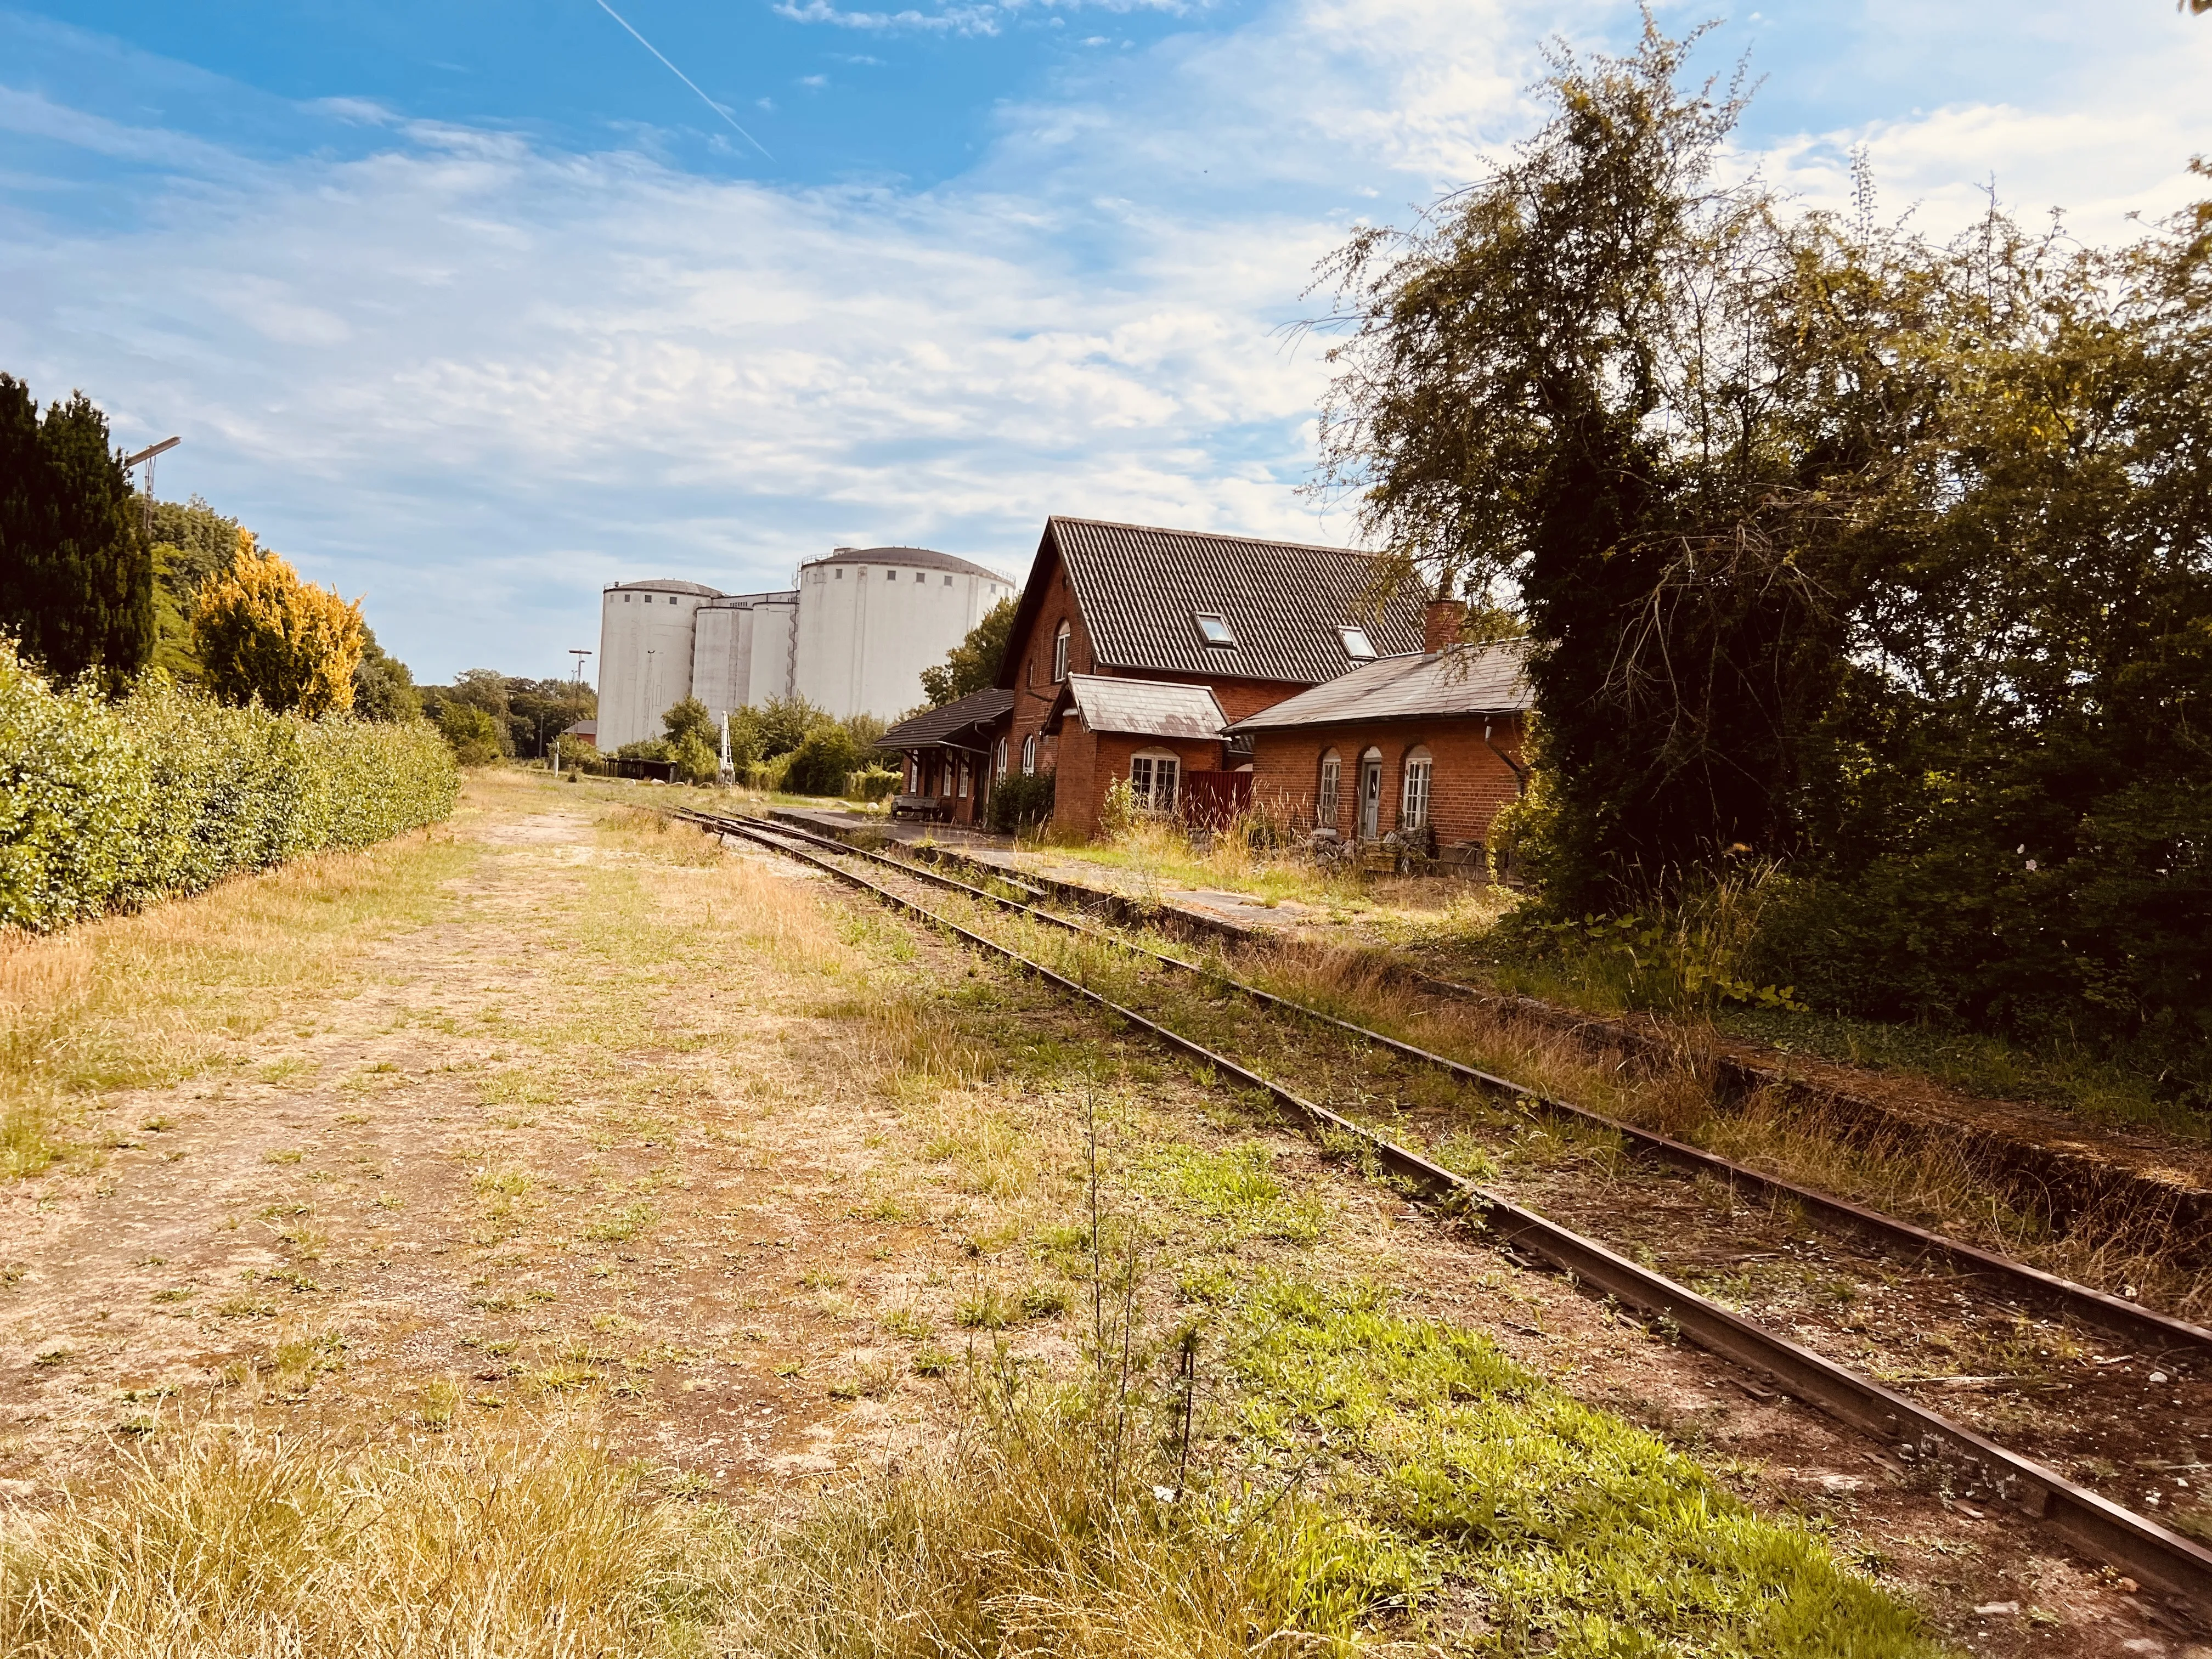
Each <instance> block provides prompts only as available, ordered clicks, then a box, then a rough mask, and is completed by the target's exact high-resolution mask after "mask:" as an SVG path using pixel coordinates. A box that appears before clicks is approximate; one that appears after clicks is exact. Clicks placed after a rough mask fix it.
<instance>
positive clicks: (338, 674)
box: [192, 531, 365, 717]
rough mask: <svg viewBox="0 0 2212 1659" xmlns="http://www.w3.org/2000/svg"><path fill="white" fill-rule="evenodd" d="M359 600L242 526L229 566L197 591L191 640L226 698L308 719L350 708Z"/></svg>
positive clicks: (358, 647) (358, 653) (358, 650)
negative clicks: (262, 546) (309, 578)
mask: <svg viewBox="0 0 2212 1659" xmlns="http://www.w3.org/2000/svg"><path fill="white" fill-rule="evenodd" d="M364 631H365V630H364V626H363V624H362V619H361V601H360V600H359V599H356V600H355V601H354V602H353V603H352V604H351V605H348V604H347V603H346V602H345V601H344V600H343V599H340V598H339V597H338V596H337V590H336V589H334V588H328V587H316V586H312V585H311V584H309V583H307V582H303V581H301V580H300V574H299V572H297V571H295V569H293V568H292V567H291V566H290V565H289V564H287V563H286V562H284V561H283V559H280V558H278V557H277V556H276V555H275V554H274V553H264V552H262V551H261V550H259V549H258V548H256V547H255V546H254V545H253V538H252V535H251V533H249V532H246V531H240V532H239V538H238V555H237V556H236V557H235V558H234V559H233V560H232V561H231V562H230V568H229V569H228V570H226V571H224V572H223V573H222V575H220V576H218V577H216V578H215V579H214V580H212V581H210V582H208V583H206V584H205V585H204V586H202V588H201V589H200V602H199V610H198V611H197V613H196V614H195V615H194V617H193V618H192V645H193V649H194V651H195V652H196V653H197V655H198V657H199V659H200V664H201V666H202V668H203V670H204V675H205V678H206V682H207V684H208V687H209V689H210V690H212V691H214V692H215V694H216V696H219V697H221V698H222V700H223V701H224V702H252V701H253V700H254V699H256V698H258V699H259V700H260V701H261V702H264V703H266V704H268V705H269V706H270V708H276V709H280V710H283V711H284V712H286V713H289V712H291V711H293V710H295V709H296V710H298V711H299V712H300V713H301V714H306V715H308V716H310V717H313V716H318V715H322V714H344V713H345V712H346V711H347V710H348V709H350V708H352V707H353V690H354V684H353V671H354V667H355V665H356V664H357V663H359V662H360V661H361V658H362V635H363V633H364Z"/></svg>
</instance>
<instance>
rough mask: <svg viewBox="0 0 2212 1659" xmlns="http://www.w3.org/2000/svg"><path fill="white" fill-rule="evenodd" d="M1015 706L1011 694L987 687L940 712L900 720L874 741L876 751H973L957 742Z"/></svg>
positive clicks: (938, 710) (931, 709)
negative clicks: (950, 747) (952, 748)
mask: <svg viewBox="0 0 2212 1659" xmlns="http://www.w3.org/2000/svg"><path fill="white" fill-rule="evenodd" d="M1013 706H1014V694H1013V693H1012V692H1011V691H1008V690H1005V689H1004V688H1003V687H1000V686H996V685H993V686H987V687H985V688H984V689H983V690H981V691H971V692H969V694H968V695H967V696H964V697H961V698H959V699H957V701H955V702H948V703H946V704H945V705H944V706H943V707H942V708H925V709H923V710H922V711H921V713H920V714H916V715H915V717H914V718H913V719H912V720H901V721H900V722H899V723H898V724H897V725H896V726H893V727H891V729H890V731H888V732H884V734H883V736H882V737H880V738H877V739H876V747H877V748H878V749H930V748H934V747H936V746H938V745H939V744H953V746H955V747H957V748H975V747H977V746H979V745H977V744H972V743H964V744H963V743H959V742H957V739H959V738H963V737H966V736H968V735H969V733H970V732H971V730H972V729H973V728H975V727H977V726H990V725H992V724H994V722H996V721H997V720H1000V718H1001V717H1003V716H1004V715H1005V714H1006V711H1007V710H1008V709H1009V708H1012V707H1013Z"/></svg>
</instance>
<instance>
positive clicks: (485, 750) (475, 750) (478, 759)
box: [438, 702, 499, 766]
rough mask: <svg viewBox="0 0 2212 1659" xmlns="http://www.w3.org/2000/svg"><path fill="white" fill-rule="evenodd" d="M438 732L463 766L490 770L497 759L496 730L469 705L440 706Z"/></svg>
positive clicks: (497, 740) (479, 712) (492, 724)
mask: <svg viewBox="0 0 2212 1659" xmlns="http://www.w3.org/2000/svg"><path fill="white" fill-rule="evenodd" d="M438 731H439V733H440V735H441V736H442V737H443V738H445V739H446V741H447V743H448V744H452V745H453V756H454V758H456V759H457V760H459V762H460V763H461V764H462V765H464V766H489V765H490V764H491V763H493V762H494V761H495V760H497V759H498V758H499V727H498V726H497V725H496V724H495V723H494V721H493V720H492V717H491V716H490V715H489V714H487V713H486V712H485V711H484V710H483V709H481V708H477V706H476V705H475V704H474V703H472V702H445V703H440V704H439V705H438Z"/></svg>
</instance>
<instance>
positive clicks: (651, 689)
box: [599, 581, 721, 754]
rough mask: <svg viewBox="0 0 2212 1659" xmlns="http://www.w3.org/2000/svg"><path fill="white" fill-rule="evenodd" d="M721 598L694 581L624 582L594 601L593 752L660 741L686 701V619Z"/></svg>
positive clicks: (688, 655) (688, 645)
mask: <svg viewBox="0 0 2212 1659" xmlns="http://www.w3.org/2000/svg"><path fill="white" fill-rule="evenodd" d="M720 597H721V594H720V592H719V591H718V590H716V589H714V588H712V587H704V586H701V585H700V584H699V583H697V582H680V581H644V582H623V583H622V584H621V585H619V586H614V587H610V588H608V589H606V590H605V592H603V593H601V594H600V596H599V599H600V605H599V749H600V750H601V751H602V752H603V753H607V754H611V753H613V752H614V750H617V749H619V748H621V747H622V746H623V744H626V743H637V742H639V741H641V739H643V738H657V737H659V736H660V735H662V732H663V731H664V727H663V726H662V725H661V719H660V717H661V716H662V715H663V714H666V713H667V712H668V710H669V709H670V708H672V707H673V706H674V705H676V704H677V703H679V702H683V701H684V698H686V697H688V696H690V695H691V654H692V636H693V631H694V629H693V617H695V616H696V614H697V612H698V610H699V607H700V606H701V605H703V604H704V603H705V602H706V601H708V600H709V599H720Z"/></svg>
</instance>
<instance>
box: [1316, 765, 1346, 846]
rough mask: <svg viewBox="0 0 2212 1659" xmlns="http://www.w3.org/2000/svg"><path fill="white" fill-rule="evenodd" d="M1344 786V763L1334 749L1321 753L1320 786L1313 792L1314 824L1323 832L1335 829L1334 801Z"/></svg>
mask: <svg viewBox="0 0 2212 1659" xmlns="http://www.w3.org/2000/svg"><path fill="white" fill-rule="evenodd" d="M1343 784H1344V762H1343V760H1342V759H1341V758H1340V757H1339V756H1338V754H1337V752H1336V750H1334V749H1324V750H1322V751H1321V784H1320V787H1317V788H1316V789H1315V791H1314V822H1315V823H1316V824H1318V825H1319V826H1320V827H1321V828H1322V829H1335V828H1336V800H1337V796H1338V793H1340V791H1341V789H1342V787H1343Z"/></svg>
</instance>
